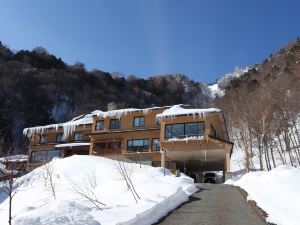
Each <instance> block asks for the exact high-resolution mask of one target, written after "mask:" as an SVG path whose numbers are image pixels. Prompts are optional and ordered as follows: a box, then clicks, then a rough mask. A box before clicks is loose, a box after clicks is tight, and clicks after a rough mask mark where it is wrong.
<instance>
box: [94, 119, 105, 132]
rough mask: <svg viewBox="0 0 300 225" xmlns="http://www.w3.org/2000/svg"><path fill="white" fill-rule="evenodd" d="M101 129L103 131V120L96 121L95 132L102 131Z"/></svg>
mask: <svg viewBox="0 0 300 225" xmlns="http://www.w3.org/2000/svg"><path fill="white" fill-rule="evenodd" d="M103 129H104V120H99V121H97V122H96V127H95V130H103Z"/></svg>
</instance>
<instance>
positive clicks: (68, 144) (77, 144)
mask: <svg viewBox="0 0 300 225" xmlns="http://www.w3.org/2000/svg"><path fill="white" fill-rule="evenodd" d="M88 145H90V143H84V142H80V143H67V144H59V145H55V146H54V147H55V148H64V147H76V146H88Z"/></svg>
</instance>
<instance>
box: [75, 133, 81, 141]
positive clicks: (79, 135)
mask: <svg viewBox="0 0 300 225" xmlns="http://www.w3.org/2000/svg"><path fill="white" fill-rule="evenodd" d="M74 141H83V133H81V132H75V134H74Z"/></svg>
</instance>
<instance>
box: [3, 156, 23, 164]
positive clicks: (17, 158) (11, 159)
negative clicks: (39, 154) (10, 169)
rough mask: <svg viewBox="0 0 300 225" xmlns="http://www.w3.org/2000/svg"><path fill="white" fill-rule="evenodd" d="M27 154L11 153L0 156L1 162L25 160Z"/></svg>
mask: <svg viewBox="0 0 300 225" xmlns="http://www.w3.org/2000/svg"><path fill="white" fill-rule="evenodd" d="M27 159H28V156H27V155H11V156H7V157H2V158H0V162H1V163H6V162H27Z"/></svg>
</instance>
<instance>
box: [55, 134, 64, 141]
mask: <svg viewBox="0 0 300 225" xmlns="http://www.w3.org/2000/svg"><path fill="white" fill-rule="evenodd" d="M63 137H64V135H63V133H58V134H57V135H56V143H62V142H64V138H63Z"/></svg>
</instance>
